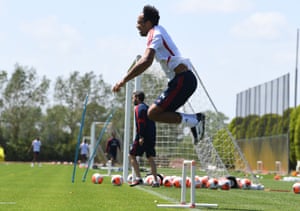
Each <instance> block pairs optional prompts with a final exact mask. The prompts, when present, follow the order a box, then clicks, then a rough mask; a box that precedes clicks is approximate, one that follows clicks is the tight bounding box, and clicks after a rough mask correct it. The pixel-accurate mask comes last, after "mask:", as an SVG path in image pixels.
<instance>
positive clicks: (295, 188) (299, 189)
mask: <svg viewBox="0 0 300 211" xmlns="http://www.w3.org/2000/svg"><path fill="white" fill-rule="evenodd" d="M293 191H294V193H296V194H300V182H296V183H295V184H294V185H293Z"/></svg>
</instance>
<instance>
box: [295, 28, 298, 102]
mask: <svg viewBox="0 0 300 211" xmlns="http://www.w3.org/2000/svg"><path fill="white" fill-rule="evenodd" d="M298 49H299V29H297V44H296V69H295V108H296V107H297V90H298V89H297V88H298Z"/></svg>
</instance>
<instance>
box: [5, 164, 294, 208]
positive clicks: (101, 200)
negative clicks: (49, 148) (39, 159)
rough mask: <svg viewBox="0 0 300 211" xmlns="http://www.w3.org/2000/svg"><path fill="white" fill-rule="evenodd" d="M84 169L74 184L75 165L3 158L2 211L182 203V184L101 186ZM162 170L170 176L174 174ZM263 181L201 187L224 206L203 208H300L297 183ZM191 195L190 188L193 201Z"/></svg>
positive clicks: (203, 195)
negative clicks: (258, 186)
mask: <svg viewBox="0 0 300 211" xmlns="http://www.w3.org/2000/svg"><path fill="white" fill-rule="evenodd" d="M84 170H85V169H80V168H77V170H76V178H75V182H74V183H72V182H71V178H72V171H73V166H71V165H51V164H43V166H42V167H41V168H39V167H34V168H31V167H30V165H29V164H28V163H25V164H22V163H1V164H0V210H139V211H140V210H157V209H163V210H178V208H157V207H156V203H155V202H154V201H158V203H168V204H170V203H174V202H175V201H177V202H179V201H180V189H178V188H165V187H161V188H156V189H154V188H151V187H148V186H143V187H135V188H131V187H129V186H128V185H127V184H123V185H122V186H120V187H118V186H113V185H112V184H111V183H110V177H105V178H104V181H103V183H102V184H100V185H95V184H93V183H92V182H91V180H90V178H91V175H92V174H93V173H95V170H90V171H89V173H88V175H87V180H86V182H82V181H81V179H82V176H83V173H84ZM162 171H164V170H160V172H161V173H164V174H165V175H168V173H169V172H162ZM100 173H103V174H106V173H107V172H105V171H103V172H100ZM117 174H118V173H117ZM120 174H122V173H121V172H120ZM169 175H173V174H169ZM178 175H180V173H179V174H178ZM261 182H262V184H264V185H265V191H257V190H238V189H231V190H229V191H222V190H209V189H197V190H196V202H197V203H213V204H215V203H216V204H218V205H219V206H218V208H210V209H208V208H199V209H201V210H216V211H228V210H233V211H235V210H241V211H250V210H257V211H258V210H270V211H276V210H285V211H289V210H291V211H293V210H299V208H298V206H299V197H300V194H299V195H298V194H294V193H293V192H292V189H291V188H292V185H293V183H294V182H282V181H275V180H274V179H273V175H267V176H266V175H264V178H263V179H261ZM269 189H271V190H272V191H267V190H269ZM282 191H287V192H282ZM188 197H189V193H188V195H187V200H188V199H189V198H188Z"/></svg>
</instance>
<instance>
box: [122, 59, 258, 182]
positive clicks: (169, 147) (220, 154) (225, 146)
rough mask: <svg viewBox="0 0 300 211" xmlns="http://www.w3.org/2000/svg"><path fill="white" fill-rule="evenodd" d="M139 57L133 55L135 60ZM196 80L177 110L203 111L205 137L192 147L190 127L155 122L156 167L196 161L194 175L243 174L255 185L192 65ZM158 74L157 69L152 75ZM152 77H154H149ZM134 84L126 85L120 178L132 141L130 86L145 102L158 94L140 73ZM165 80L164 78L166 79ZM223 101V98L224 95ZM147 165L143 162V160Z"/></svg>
mask: <svg viewBox="0 0 300 211" xmlns="http://www.w3.org/2000/svg"><path fill="white" fill-rule="evenodd" d="M138 58H140V56H137V59H136V60H135V61H137V60H138ZM192 71H193V72H194V73H195V75H196V77H197V81H198V88H197V90H196V91H195V93H194V94H193V96H192V97H191V98H190V100H189V102H188V103H186V105H184V106H183V107H182V108H180V109H179V111H182V112H185V113H197V112H204V113H205V115H206V124H205V126H206V127H205V128H206V130H205V138H204V139H203V140H201V141H200V142H199V143H198V144H197V145H196V146H195V145H193V143H192V136H191V133H190V128H187V127H183V126H182V125H181V124H179V125H177V124H163V123H156V127H157V137H156V151H157V157H156V164H157V166H158V168H167V169H174V168H179V169H180V168H181V166H182V161H183V160H196V161H197V162H196V163H197V166H196V169H197V170H196V174H203V175H207V176H209V177H213V178H223V177H231V176H234V177H241V178H244V177H245V175H247V177H248V178H249V179H251V181H252V182H253V183H254V184H258V181H257V178H256V176H255V175H254V174H253V173H252V170H251V169H250V166H249V164H248V162H247V160H246V159H245V157H244V155H243V153H242V152H241V150H240V148H239V146H238V144H237V143H236V141H235V140H234V138H233V137H232V135H231V133H230V131H229V130H228V128H227V125H226V124H225V123H224V121H223V119H222V114H221V113H220V112H219V111H218V110H217V108H216V106H215V104H214V102H213V101H212V99H211V97H210V95H209V93H208V91H207V90H206V88H205V86H204V84H203V82H202V81H201V79H200V77H199V75H198V73H197V71H196V69H195V68H193V70H192ZM153 72H155V70H153V66H152V68H150V69H149V70H147V71H146V72H145V73H146V74H153ZM157 74H159V73H158V72H157V73H155V75H157ZM152 77H155V76H152ZM135 80H136V82H135V84H134V83H133V81H131V82H128V83H127V84H126V100H125V126H124V154H123V178H124V179H126V178H127V177H128V174H129V173H128V168H129V160H128V152H129V144H130V143H131V142H132V137H130V128H131V125H132V124H133V123H132V122H131V121H130V119H131V115H132V114H131V113H132V112H133V110H132V102H131V98H132V92H133V90H134V89H141V90H142V91H144V92H145V95H146V99H145V102H146V103H147V104H148V105H150V104H152V102H154V100H155V99H156V97H157V96H158V94H160V93H161V91H162V90H159V92H158V94H157V93H155V91H156V90H153V89H151V90H147V86H145V83H147V82H145V83H141V81H143V75H141V76H140V77H137V78H136V79H135ZM166 83H167V81H166ZM224 100H225V98H224ZM145 164H146V165H147V162H145Z"/></svg>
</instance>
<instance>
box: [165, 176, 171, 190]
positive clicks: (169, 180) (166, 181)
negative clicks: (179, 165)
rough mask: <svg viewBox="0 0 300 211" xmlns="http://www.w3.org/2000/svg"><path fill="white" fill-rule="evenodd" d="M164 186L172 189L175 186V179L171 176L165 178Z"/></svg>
mask: <svg viewBox="0 0 300 211" xmlns="http://www.w3.org/2000/svg"><path fill="white" fill-rule="evenodd" d="M163 185H164V186H165V187H172V186H173V178H172V177H171V176H165V177H164V179H163Z"/></svg>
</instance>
